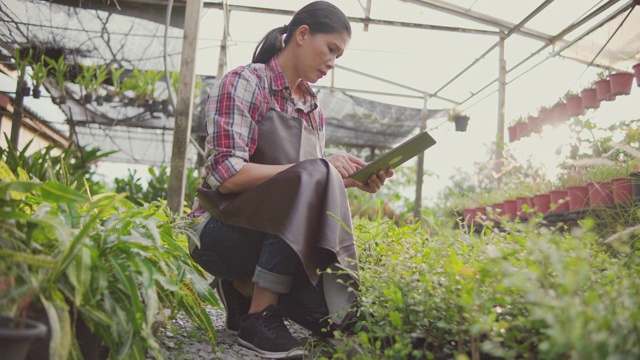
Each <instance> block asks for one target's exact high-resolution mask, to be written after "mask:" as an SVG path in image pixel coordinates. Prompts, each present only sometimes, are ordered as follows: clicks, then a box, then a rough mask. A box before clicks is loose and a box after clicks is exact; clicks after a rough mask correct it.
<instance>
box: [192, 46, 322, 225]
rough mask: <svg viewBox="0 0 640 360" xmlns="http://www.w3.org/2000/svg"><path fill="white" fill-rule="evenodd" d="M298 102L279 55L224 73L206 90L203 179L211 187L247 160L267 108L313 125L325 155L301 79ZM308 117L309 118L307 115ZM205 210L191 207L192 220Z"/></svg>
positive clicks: (312, 100)
mask: <svg viewBox="0 0 640 360" xmlns="http://www.w3.org/2000/svg"><path fill="white" fill-rule="evenodd" d="M298 89H299V91H300V93H301V94H302V97H301V99H299V100H298V101H295V100H294V99H293V97H292V96H291V88H290V86H289V83H288V82H287V79H286V78H285V76H284V73H283V72H282V68H281V67H280V63H279V61H278V57H277V56H274V57H273V59H271V60H270V61H269V62H268V63H267V64H249V65H246V66H241V67H238V68H236V69H234V70H232V71H230V72H229V73H227V74H226V75H224V76H223V77H222V78H221V79H220V81H217V82H216V84H215V85H214V86H213V88H212V89H211V90H210V92H209V98H208V100H207V105H206V110H205V113H206V119H205V128H206V130H207V134H208V135H207V140H206V142H205V152H206V158H207V160H206V161H205V170H206V174H207V175H206V177H205V181H207V183H208V184H209V185H210V186H211V188H212V189H216V188H218V186H220V185H221V184H222V183H223V182H224V181H225V180H226V179H228V178H230V177H232V176H233V175H235V174H236V173H237V172H238V171H240V169H242V167H243V166H244V165H245V164H246V163H248V162H249V156H250V155H251V154H252V153H253V151H254V150H255V148H256V145H257V144H258V131H257V130H258V127H259V126H260V121H261V120H262V118H263V117H264V115H265V114H266V112H267V110H269V109H276V110H277V111H281V112H283V113H286V114H289V115H294V116H297V117H299V118H301V119H303V120H304V121H305V122H306V123H307V125H308V126H312V127H313V128H316V126H315V124H313V125H312V118H314V117H315V119H316V122H317V131H318V138H319V139H320V147H321V151H324V115H323V113H322V110H321V109H320V107H319V106H318V103H317V100H318V99H317V97H316V95H315V93H314V92H313V90H311V87H310V86H309V85H308V84H307V83H306V82H304V81H300V83H299V84H298ZM312 113H313V115H312ZM204 213H206V210H204V208H203V207H202V206H201V205H200V204H199V203H198V201H197V199H196V203H195V204H194V211H193V212H192V213H191V214H190V216H192V217H202V216H203V215H204Z"/></svg>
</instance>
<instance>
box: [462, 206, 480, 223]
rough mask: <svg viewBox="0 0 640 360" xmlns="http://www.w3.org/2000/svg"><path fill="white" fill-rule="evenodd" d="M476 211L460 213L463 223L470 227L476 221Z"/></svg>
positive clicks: (466, 210) (468, 210)
mask: <svg viewBox="0 0 640 360" xmlns="http://www.w3.org/2000/svg"><path fill="white" fill-rule="evenodd" d="M476 214H477V213H476V209H475V208H472V209H464V210H463V211H462V216H463V217H464V223H465V224H467V225H469V226H471V224H473V222H474V221H475V219H476Z"/></svg>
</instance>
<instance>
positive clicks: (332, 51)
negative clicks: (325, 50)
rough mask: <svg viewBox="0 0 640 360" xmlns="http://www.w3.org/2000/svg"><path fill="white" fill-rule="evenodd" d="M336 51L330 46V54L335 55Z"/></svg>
mask: <svg viewBox="0 0 640 360" xmlns="http://www.w3.org/2000/svg"><path fill="white" fill-rule="evenodd" d="M335 51H336V49H334V48H333V47H331V46H329V52H330V53H332V54H333V53H334V52H335Z"/></svg>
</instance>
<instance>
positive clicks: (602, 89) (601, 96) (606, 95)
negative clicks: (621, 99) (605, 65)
mask: <svg viewBox="0 0 640 360" xmlns="http://www.w3.org/2000/svg"><path fill="white" fill-rule="evenodd" d="M611 73H612V71H611V69H605V70H602V71H600V72H599V73H598V75H597V79H596V81H595V82H594V83H593V87H594V88H595V89H596V98H597V99H598V101H613V100H615V98H616V97H615V96H613V95H612V94H611V82H610V81H609V75H611Z"/></svg>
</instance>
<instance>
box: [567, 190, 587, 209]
mask: <svg viewBox="0 0 640 360" xmlns="http://www.w3.org/2000/svg"><path fill="white" fill-rule="evenodd" d="M567 192H568V193H569V210H571V211H573V210H580V209H587V208H589V189H588V188H587V187H586V186H585V185H575V186H569V187H567Z"/></svg>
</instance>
